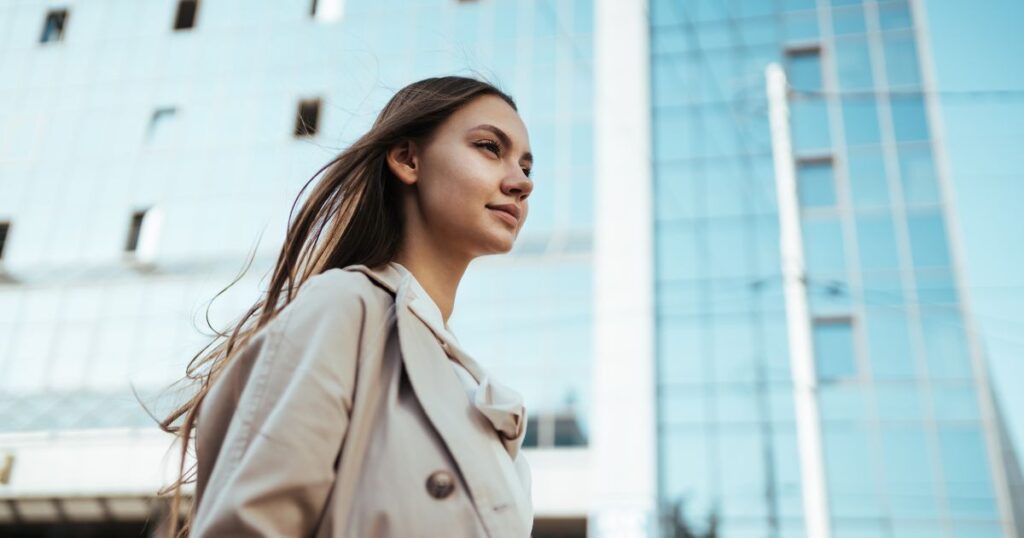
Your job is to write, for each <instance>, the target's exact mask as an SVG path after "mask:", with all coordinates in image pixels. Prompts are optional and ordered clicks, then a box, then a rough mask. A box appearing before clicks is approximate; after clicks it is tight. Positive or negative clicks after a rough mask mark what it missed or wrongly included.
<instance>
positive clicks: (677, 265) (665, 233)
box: [655, 223, 699, 280]
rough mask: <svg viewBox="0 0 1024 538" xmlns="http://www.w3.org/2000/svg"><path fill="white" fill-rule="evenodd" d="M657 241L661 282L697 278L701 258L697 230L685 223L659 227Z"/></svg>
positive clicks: (657, 257) (657, 259)
mask: <svg viewBox="0 0 1024 538" xmlns="http://www.w3.org/2000/svg"><path fill="white" fill-rule="evenodd" d="M655 240H656V245H655V246H656V248H657V253H656V261H657V264H656V267H657V269H658V279H659V280H682V279H693V278H696V277H697V273H698V271H699V263H698V261H699V257H698V252H699V251H698V249H697V230H696V229H695V227H694V226H693V225H690V224H684V223H671V224H668V223H666V224H662V225H660V226H658V228H657V230H656V235H655Z"/></svg>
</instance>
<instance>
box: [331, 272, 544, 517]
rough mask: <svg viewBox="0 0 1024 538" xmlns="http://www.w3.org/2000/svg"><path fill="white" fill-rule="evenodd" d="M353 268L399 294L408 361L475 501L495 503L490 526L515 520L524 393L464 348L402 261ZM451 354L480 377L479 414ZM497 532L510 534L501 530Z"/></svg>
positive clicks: (477, 392) (415, 383) (420, 394)
mask: <svg viewBox="0 0 1024 538" xmlns="http://www.w3.org/2000/svg"><path fill="white" fill-rule="evenodd" d="M346 269H347V270H355V271H359V272H361V273H364V274H365V275H367V276H368V277H369V278H371V279H372V280H373V281H375V282H377V283H378V284H380V285H381V286H383V287H384V288H386V289H387V290H389V291H390V292H391V293H392V294H393V295H394V296H395V307H396V317H397V324H398V335H399V344H400V347H401V349H402V360H403V362H404V364H405V368H406V371H407V373H408V376H409V380H410V382H411V383H412V386H413V391H414V392H415V394H416V397H417V399H418V400H419V402H420V405H421V406H422V407H423V410H424V412H425V413H426V414H427V417H428V418H429V419H430V421H431V423H432V424H433V425H434V427H435V428H436V429H437V431H438V433H439V434H440V435H441V437H442V439H444V442H445V444H446V445H447V447H448V450H449V451H450V452H451V454H452V456H453V458H454V459H455V461H456V462H457V463H458V465H459V468H460V470H461V471H462V473H463V477H464V479H465V480H466V483H467V486H468V487H469V488H470V491H471V493H472V495H473V499H474V502H476V503H478V505H479V506H481V507H485V506H486V507H487V508H486V509H483V510H482V515H483V516H484V520H485V521H487V522H489V523H490V524H491V525H489V526H496V527H497V528H502V527H507V526H508V525H509V521H508V519H507V518H508V517H509V516H510V514H511V513H514V512H515V511H513V510H509V508H510V506H509V504H511V503H513V502H514V503H516V504H521V502H522V501H519V500H513V498H515V497H517V496H513V498H509V493H508V490H509V488H515V487H522V484H520V482H519V480H518V479H517V478H516V476H515V472H514V470H513V464H512V463H511V462H512V460H514V459H515V458H516V457H517V455H518V452H519V450H520V448H521V446H522V443H523V438H524V437H525V430H526V409H525V407H524V405H523V399H522V397H521V396H520V395H519V394H518V393H517V392H516V391H514V390H512V389H511V388H509V387H506V386H504V385H502V384H500V383H498V382H497V381H496V380H494V379H493V378H491V376H490V375H488V373H487V372H486V371H485V370H484V369H483V368H481V367H480V365H479V364H478V363H477V362H476V361H475V360H474V359H473V358H472V357H471V356H470V355H469V354H468V353H467V352H466V351H465V350H463V349H462V347H461V346H460V345H459V343H458V341H457V340H456V339H455V335H454V334H452V332H451V331H450V330H449V329H448V327H447V326H446V325H445V323H444V318H443V316H442V314H441V311H440V309H439V308H438V307H437V305H436V304H435V303H434V301H433V299H431V298H430V296H429V295H428V294H427V292H426V291H425V290H424V289H423V288H422V286H420V284H419V282H418V281H417V280H416V278H415V277H414V276H413V275H412V273H411V272H410V271H409V270H408V269H406V268H405V267H403V266H402V265H400V264H399V263H397V262H389V263H387V264H384V265H381V266H378V267H373V268H370V267H367V266H365V265H361V264H358V265H351V266H349V267H346ZM438 343H440V345H437V344H438ZM410 350H416V352H411V351H410ZM446 355H447V357H446ZM449 359H451V360H455V361H457V362H459V363H460V364H461V365H462V366H463V367H465V368H466V370H467V371H468V372H469V373H470V374H471V375H472V376H473V378H474V379H475V380H476V381H477V383H478V386H477V388H476V389H475V392H474V396H473V402H472V404H473V405H474V406H475V407H476V409H477V410H478V411H479V413H478V414H473V415H471V416H468V417H467V415H466V406H465V398H466V391H465V388H464V387H463V385H462V381H460V380H459V378H458V376H457V375H456V373H455V370H454V369H453V368H452V367H451V365H449V364H447V362H448V360H449ZM489 430H490V431H492V432H493V433H496V434H497V437H498V439H499V440H500V441H501V448H497V450H498V451H500V452H501V454H498V453H496V452H495V449H494V448H492V447H493V446H494V444H493V443H480V442H479V441H475V440H479V439H487V435H483V436H481V435H480V433H481V431H482V432H484V433H485V434H486V432H487V431H489ZM487 445H490V446H487ZM506 453H507V454H506ZM495 473H497V474H498V475H499V476H495ZM509 482H511V484H509ZM520 513H522V512H520ZM492 518H493V519H492ZM513 519H514V518H513ZM521 523H523V524H526V523H528V522H521ZM497 535H503V533H502V532H501V531H498V532H497Z"/></svg>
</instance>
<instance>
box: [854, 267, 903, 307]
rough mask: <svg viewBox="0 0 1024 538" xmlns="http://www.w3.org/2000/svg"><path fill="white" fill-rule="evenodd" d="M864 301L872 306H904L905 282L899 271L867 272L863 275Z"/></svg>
mask: <svg viewBox="0 0 1024 538" xmlns="http://www.w3.org/2000/svg"><path fill="white" fill-rule="evenodd" d="M861 284H862V286H863V290H862V291H863V293H864V301H866V302H867V303H868V304H870V305H877V306H898V305H902V304H904V299H903V282H902V280H901V277H900V273H899V272H898V271H865V272H864V273H862V274H861Z"/></svg>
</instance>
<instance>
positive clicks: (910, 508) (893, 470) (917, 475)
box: [881, 409, 940, 519]
mask: <svg viewBox="0 0 1024 538" xmlns="http://www.w3.org/2000/svg"><path fill="white" fill-rule="evenodd" d="M881 413H883V414H888V410H886V409H882V410H881ZM882 448H883V453H884V459H885V477H886V482H887V484H886V492H887V493H888V497H889V499H890V506H891V508H892V511H893V516H894V517H896V518H901V519H902V518H922V519H927V518H937V517H939V516H940V513H939V499H938V495H937V493H936V485H937V484H936V483H935V478H934V476H933V474H932V469H931V463H930V458H929V457H928V454H929V450H928V448H929V443H928V437H927V435H926V432H925V430H924V428H923V427H920V426H916V427H915V426H901V427H899V428H898V429H897V428H893V429H888V428H887V429H886V430H884V431H883V432H882Z"/></svg>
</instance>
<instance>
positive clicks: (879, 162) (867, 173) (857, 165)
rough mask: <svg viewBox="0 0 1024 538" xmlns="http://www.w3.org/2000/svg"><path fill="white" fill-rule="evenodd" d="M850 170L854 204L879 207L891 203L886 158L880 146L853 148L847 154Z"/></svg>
mask: <svg viewBox="0 0 1024 538" xmlns="http://www.w3.org/2000/svg"><path fill="white" fill-rule="evenodd" d="M846 158H847V160H848V161H849V170H850V191H851V194H852V196H853V206H854V207H857V208H864V207H879V206H885V205H888V204H889V185H888V183H887V181H886V173H885V160H884V159H883V158H882V152H881V150H880V149H879V148H878V147H863V148H851V149H850V151H849V152H848V153H847V154H846Z"/></svg>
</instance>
